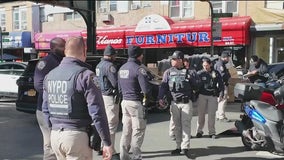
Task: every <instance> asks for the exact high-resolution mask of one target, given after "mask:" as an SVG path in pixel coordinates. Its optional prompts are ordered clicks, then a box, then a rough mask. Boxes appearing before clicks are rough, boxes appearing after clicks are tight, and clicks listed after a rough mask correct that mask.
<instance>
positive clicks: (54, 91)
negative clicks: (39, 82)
mask: <svg viewBox="0 0 284 160" xmlns="http://www.w3.org/2000/svg"><path fill="white" fill-rule="evenodd" d="M66 68H68V69H66ZM84 70H86V68H84V67H81V66H75V65H68V66H66V65H65V66H59V67H57V68H55V69H54V70H52V71H50V72H49V74H48V75H47V76H46V78H45V81H44V82H45V83H44V85H45V88H46V90H47V93H48V109H49V112H50V115H51V117H55V118H63V119H89V117H90V116H89V113H88V108H87V102H86V100H85V97H84V93H83V92H78V91H76V89H75V85H76V80H77V77H78V74H79V73H81V72H83V71H84Z"/></svg>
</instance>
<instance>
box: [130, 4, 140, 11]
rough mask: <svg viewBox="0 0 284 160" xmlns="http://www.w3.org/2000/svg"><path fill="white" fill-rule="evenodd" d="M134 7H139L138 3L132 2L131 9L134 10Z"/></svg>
mask: <svg viewBox="0 0 284 160" xmlns="http://www.w3.org/2000/svg"><path fill="white" fill-rule="evenodd" d="M136 9H139V5H138V4H132V5H131V10H136Z"/></svg>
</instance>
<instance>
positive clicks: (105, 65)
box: [96, 60, 114, 95]
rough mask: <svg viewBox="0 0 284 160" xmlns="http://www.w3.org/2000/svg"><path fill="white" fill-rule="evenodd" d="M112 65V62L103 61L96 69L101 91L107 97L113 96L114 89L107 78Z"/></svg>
mask: <svg viewBox="0 0 284 160" xmlns="http://www.w3.org/2000/svg"><path fill="white" fill-rule="evenodd" d="M111 65H112V64H111V63H110V62H108V61H105V60H103V61H101V62H100V63H99V64H98V65H97V67H96V76H97V77H98V80H99V84H100V88H101V91H102V92H103V93H104V94H106V95H109V94H112V93H113V89H114V88H113V87H112V85H111V82H110V81H109V80H108V78H107V74H108V71H109V68H110V66H111Z"/></svg>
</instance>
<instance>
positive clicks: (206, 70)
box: [196, 58, 224, 139]
mask: <svg viewBox="0 0 284 160" xmlns="http://www.w3.org/2000/svg"><path fill="white" fill-rule="evenodd" d="M202 66H203V69H202V70H200V71H198V72H197V74H198V75H199V77H200V79H201V87H200V89H199V97H198V100H197V105H198V107H197V112H198V123H197V134H196V137H197V138H200V137H202V135H203V128H204V123H205V114H206V113H208V131H209V137H210V138H212V139H215V138H216V130H215V116H216V111H217V106H218V102H217V98H218V97H219V98H221V97H224V92H223V91H224V83H223V80H222V77H221V75H220V73H219V72H218V71H216V70H215V69H214V68H213V66H212V63H211V60H210V59H209V58H203V59H202Z"/></svg>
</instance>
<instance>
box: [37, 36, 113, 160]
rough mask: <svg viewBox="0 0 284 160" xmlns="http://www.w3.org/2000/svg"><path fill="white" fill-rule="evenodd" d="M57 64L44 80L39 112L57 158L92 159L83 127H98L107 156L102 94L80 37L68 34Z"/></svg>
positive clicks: (107, 141) (109, 152) (105, 121)
mask: <svg viewBox="0 0 284 160" xmlns="http://www.w3.org/2000/svg"><path fill="white" fill-rule="evenodd" d="M65 55H66V57H65V58H63V60H62V61H61V63H60V65H59V66H58V67H56V68H55V69H53V70H52V71H50V72H49V73H48V74H47V76H46V77H45V80H44V86H43V87H44V88H43V113H44V115H45V118H46V123H47V124H49V126H50V127H51V129H52V130H51V138H50V139H51V146H52V148H53V150H54V151H55V154H56V157H57V159H58V160H64V159H86V160H92V149H91V148H90V146H89V137H88V134H87V127H88V126H90V125H91V126H93V127H95V128H96V130H97V131H98V133H99V135H100V137H101V139H102V141H103V143H104V148H103V152H104V154H103V157H104V159H111V156H112V149H111V140H110V134H109V128H108V122H107V116H106V113H105V108H104V103H103V99H102V94H101V91H100V89H99V88H98V87H99V86H98V84H96V83H95V80H94V77H95V73H94V72H92V71H91V70H90V68H91V67H90V66H89V65H87V64H86V63H84V62H85V60H86V51H85V44H84V40H83V37H70V38H69V39H68V40H67V42H66V46H65Z"/></svg>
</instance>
